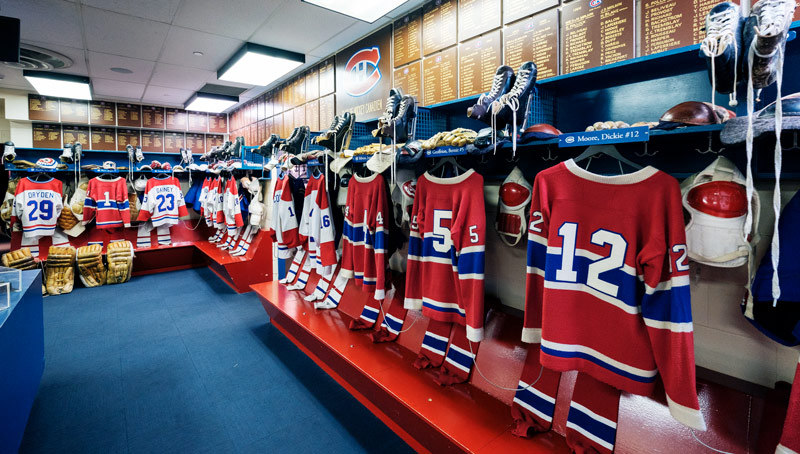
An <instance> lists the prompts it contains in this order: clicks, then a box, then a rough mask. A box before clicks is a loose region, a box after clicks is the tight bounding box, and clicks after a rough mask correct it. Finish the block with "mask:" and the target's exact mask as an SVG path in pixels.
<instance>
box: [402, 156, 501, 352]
mask: <svg viewBox="0 0 800 454" xmlns="http://www.w3.org/2000/svg"><path fill="white" fill-rule="evenodd" d="M410 225H411V232H410V235H409V241H408V269H407V273H408V274H407V276H406V293H405V307H406V309H420V308H421V309H422V313H423V314H424V315H425V316H427V317H430V318H431V319H434V320H439V321H443V322H454V323H458V324H461V325H465V326H466V328H467V338H468V339H469V340H471V341H473V342H480V341H481V340H482V339H483V320H484V313H483V287H484V283H483V274H484V264H485V247H486V237H485V233H486V210H485V202H484V198H483V177H482V176H480V175H479V174H477V173H476V172H475V171H474V170H469V171H467V172H466V173H464V174H462V175H460V176H457V177H454V178H437V177H434V176H432V175H430V174H428V173H425V174H424V175H423V176H421V177H420V178H419V179H418V180H417V192H416V196H415V198H414V206H413V208H412V211H411V223H410Z"/></svg>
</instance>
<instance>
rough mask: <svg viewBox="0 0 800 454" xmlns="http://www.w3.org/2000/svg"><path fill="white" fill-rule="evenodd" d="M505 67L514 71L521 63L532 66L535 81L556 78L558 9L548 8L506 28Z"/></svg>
mask: <svg viewBox="0 0 800 454" xmlns="http://www.w3.org/2000/svg"><path fill="white" fill-rule="evenodd" d="M503 40H504V41H505V55H506V64H507V65H508V66H510V67H512V68H514V71H516V70H517V69H518V68H519V67H520V66H522V63H524V62H526V61H532V62H535V63H536V68H537V70H538V73H539V75H538V80H543V79H547V78H548V77H553V76H557V75H558V10H557V9H551V10H548V11H545V12H542V13H539V14H537V15H535V16H533V17H529V18H527V19H523V20H521V21H519V22H515V23H513V24H510V25H508V26H507V27H506V29H505V30H504V33H503Z"/></svg>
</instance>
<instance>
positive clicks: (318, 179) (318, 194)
mask: <svg viewBox="0 0 800 454" xmlns="http://www.w3.org/2000/svg"><path fill="white" fill-rule="evenodd" d="M335 239H336V230H335V228H334V226H333V218H332V217H331V208H330V200H329V198H328V190H327V188H326V186H325V177H324V176H323V175H322V174H320V175H318V176H314V175H312V176H311V177H310V178H309V180H308V185H307V186H306V198H305V203H304V204H303V218H302V219H301V221H300V240H301V241H302V242H304V243H306V242H307V244H308V252H309V258H312V257H313V259H314V261H315V263H316V265H317V269H318V271H320V272H321V273H322V274H329V273H330V272H331V271H333V267H335V266H336V263H337V262H338V257H337V256H336V244H335V243H334V241H335Z"/></svg>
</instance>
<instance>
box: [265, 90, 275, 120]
mask: <svg viewBox="0 0 800 454" xmlns="http://www.w3.org/2000/svg"><path fill="white" fill-rule="evenodd" d="M273 115H275V94H274V93H272V92H270V93H267V95H266V97H265V98H264V118H269V117H271V116H273Z"/></svg>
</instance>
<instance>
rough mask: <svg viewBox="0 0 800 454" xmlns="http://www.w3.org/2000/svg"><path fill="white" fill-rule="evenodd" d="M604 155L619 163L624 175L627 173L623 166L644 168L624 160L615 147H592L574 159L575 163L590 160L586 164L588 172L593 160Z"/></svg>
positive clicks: (635, 168)
mask: <svg viewBox="0 0 800 454" xmlns="http://www.w3.org/2000/svg"><path fill="white" fill-rule="evenodd" d="M601 154H604V155H606V156H608V157H609V158H614V159H616V160H617V161H618V162H619V171H620V173H621V174H624V173H625V171H624V170H623V169H622V164H625V165H627V166H628V167H631V168H633V169H634V170H640V169H642V168H643V166H641V165H639V164H636V163H635V162H633V161H631V160H629V159H626V158H624V157H623V156H622V155H621V154H620V153H619V151H617V147H615V146H614V145H592V146H590V147H588V148H586V150H584V151H583V153H581V154H580V156H578V157H577V158H575V159H574V161H575V162H580V161H583V160H584V159H589V160H590V161H589V162H588V163H587V164H586V168H585V169H586V170H588V168H589V165H590V164H591V163H592V161H591V159H594V158H595V157H598V156H599V155H601Z"/></svg>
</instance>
